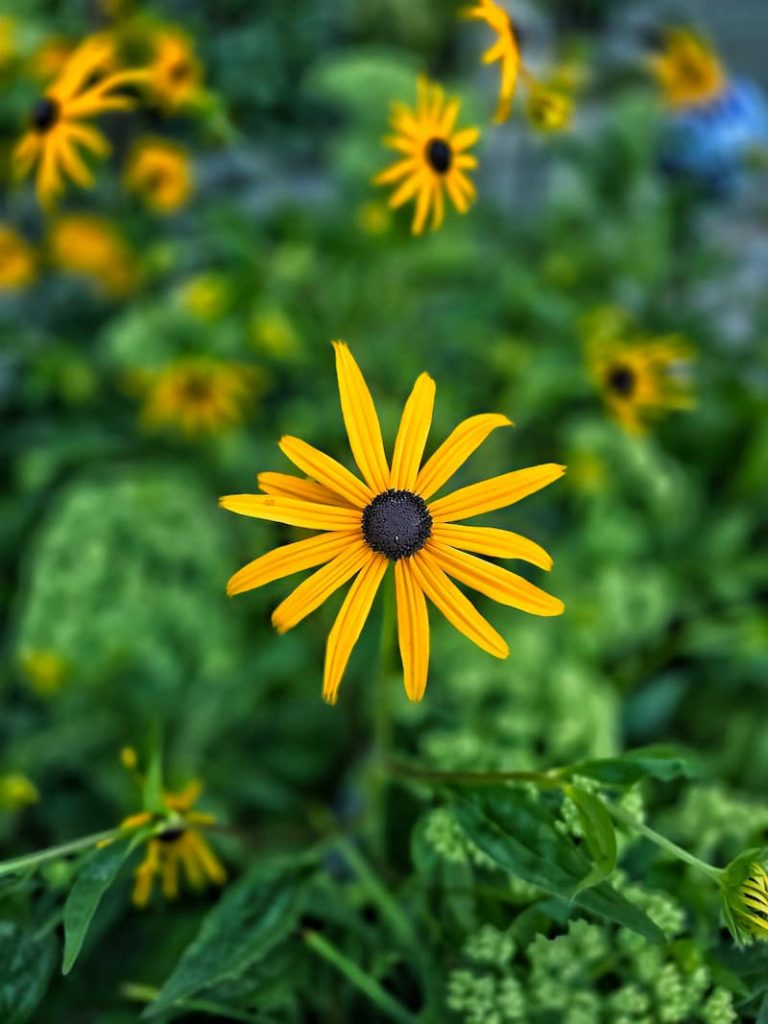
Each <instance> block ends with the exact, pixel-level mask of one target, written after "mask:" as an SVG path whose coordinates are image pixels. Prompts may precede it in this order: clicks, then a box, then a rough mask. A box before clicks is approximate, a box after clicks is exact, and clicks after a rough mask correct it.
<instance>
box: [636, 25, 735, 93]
mask: <svg viewBox="0 0 768 1024" xmlns="http://www.w3.org/2000/svg"><path fill="white" fill-rule="evenodd" d="M649 64H650V68H651V71H652V72H653V74H654V75H655V77H656V81H657V82H658V84H659V86H660V87H661V90H662V93H663V95H664V99H665V101H666V103H667V104H668V105H669V106H670V107H672V108H673V109H682V108H685V107H692V106H697V105H699V104H706V103H709V102H711V101H712V100H714V99H716V98H717V97H718V96H719V95H720V94H721V93H722V92H723V90H724V89H725V87H726V85H727V82H728V80H727V76H726V73H725V70H724V68H723V65H722V64H721V63H720V60H719V58H718V56H717V54H716V53H715V52H714V50H713V49H712V48H711V47H710V46H709V45H708V44H707V43H706V42H705V41H704V40H703V39H701V38H700V37H699V36H697V35H696V33H695V32H691V31H690V29H686V28H671V29H668V31H667V32H666V33H665V36H664V47H663V50H662V52H661V53H659V54H656V55H655V56H653V57H651V58H650V61H649Z"/></svg>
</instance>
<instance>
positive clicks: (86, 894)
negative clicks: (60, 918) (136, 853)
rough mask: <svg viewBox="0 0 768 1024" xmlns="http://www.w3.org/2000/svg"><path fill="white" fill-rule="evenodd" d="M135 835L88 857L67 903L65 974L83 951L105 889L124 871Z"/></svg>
mask: <svg viewBox="0 0 768 1024" xmlns="http://www.w3.org/2000/svg"><path fill="white" fill-rule="evenodd" d="M132 839H133V837H131V838H126V839H118V840H116V841H115V842H113V843H110V844H109V846H104V847H102V848H101V849H100V850H95V851H94V852H93V853H92V854H91V856H90V857H89V858H88V859H87V860H86V861H85V863H84V864H83V866H82V868H81V869H80V872H79V873H78V876H77V878H76V879H75V882H74V885H73V886H72V888H71V889H70V890H69V895H68V896H67V902H66V903H65V904H64V960H63V963H62V965H61V971H62V974H69V972H70V971H71V970H72V967H73V966H74V963H75V961H76V960H77V958H78V956H79V955H80V950H81V949H82V947H83V942H84V941H85V936H86V934H87V932H88V928H89V927H90V924H91V921H92V920H93V915H94V914H95V913H96V910H97V909H98V906H99V903H100V902H101V899H102V897H103V895H104V893H105V892H106V891H107V889H109V887H110V886H111V885H112V883H113V882H114V881H115V879H116V878H117V876H118V874H119V873H120V868H121V867H122V866H123V864H124V863H125V859H126V857H127V856H128V854H129V853H130V852H131V850H132V849H133V845H134V844H133V842H132Z"/></svg>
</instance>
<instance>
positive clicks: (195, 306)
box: [178, 273, 230, 320]
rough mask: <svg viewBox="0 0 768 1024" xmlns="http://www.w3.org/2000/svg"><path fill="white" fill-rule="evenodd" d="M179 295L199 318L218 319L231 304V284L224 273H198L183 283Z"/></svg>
mask: <svg viewBox="0 0 768 1024" xmlns="http://www.w3.org/2000/svg"><path fill="white" fill-rule="evenodd" d="M178 297H179V301H180V302H181V305H182V306H183V307H184V309H186V310H187V312H188V313H191V314H192V316H194V317H197V319H198V320H216V319H218V318H219V317H220V316H221V315H222V313H224V312H225V311H226V309H227V306H228V305H229V299H230V292H229V284H228V283H227V279H226V277H224V275H223V274H216V273H209V274H196V275H195V277H192V278H190V279H189V280H188V281H185V282H184V284H182V285H181V287H180V288H179V291H178Z"/></svg>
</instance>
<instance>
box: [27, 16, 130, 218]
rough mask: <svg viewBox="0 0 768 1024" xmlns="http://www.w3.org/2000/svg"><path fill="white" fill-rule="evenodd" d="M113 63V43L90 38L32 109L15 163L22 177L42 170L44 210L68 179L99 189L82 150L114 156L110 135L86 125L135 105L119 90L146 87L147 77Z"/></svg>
mask: <svg viewBox="0 0 768 1024" xmlns="http://www.w3.org/2000/svg"><path fill="white" fill-rule="evenodd" d="M113 59H114V47H113V44H112V42H111V41H110V40H109V39H108V38H106V37H104V36H93V37H92V38H90V39H86V41H85V42H84V43H83V44H82V45H81V46H79V47H78V48H77V50H75V52H74V53H73V54H72V56H71V57H70V58H69V60H68V61H67V62H66V64H65V65H64V67H63V69H62V71H61V73H60V74H59V76H58V77H57V79H56V81H55V82H54V83H53V85H51V86H49V88H48V89H47V90H46V91H45V93H44V95H43V96H42V97H41V98H40V99H39V100H38V101H37V103H36V104H35V106H34V107H33V109H32V112H31V114H30V124H29V129H28V131H27V132H26V133H25V134H24V135H23V136H22V138H21V139H20V140H19V142H18V144H17V145H16V148H15V149H14V151H13V157H12V160H13V168H14V172H15V174H16V175H17V176H18V177H19V178H23V177H26V175H27V174H29V173H30V172H31V171H32V169H33V168H34V167H37V177H36V188H37V196H38V199H39V201H40V204H41V205H42V206H44V207H48V206H50V205H51V204H52V203H53V201H54V200H55V199H56V198H57V196H58V195H59V194H60V193H61V191H62V190H63V188H64V185H65V182H66V180H67V179H70V180H72V181H74V182H75V183H76V184H77V185H80V186H81V187H82V188H90V187H91V186H92V185H93V174H92V173H91V170H90V169H89V167H88V166H87V164H86V163H85V161H84V160H83V157H82V154H81V150H84V151H86V152H87V153H90V154H92V155H95V156H98V157H105V156H106V155H107V154H108V153H109V149H110V147H109V143H108V142H107V140H106V138H105V137H104V135H102V133H101V132H99V131H97V130H96V129H95V128H93V127H91V126H90V125H87V124H85V123H84V122H85V121H86V120H87V119H88V118H91V117H95V116H97V115H98V114H103V113H106V112H107V111H112V110H129V109H131V107H133V106H134V105H135V101H134V99H133V98H132V97H130V96H126V95H119V94H118V93H117V92H116V90H119V89H122V88H123V87H125V86H127V85H135V84H136V83H137V82H140V81H141V80H142V79H143V77H144V73H143V72H141V71H109V70H108V69H109V68H110V66H111V65H112V61H113Z"/></svg>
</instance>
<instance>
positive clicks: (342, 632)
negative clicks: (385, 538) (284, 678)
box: [323, 550, 389, 704]
mask: <svg viewBox="0 0 768 1024" xmlns="http://www.w3.org/2000/svg"><path fill="white" fill-rule="evenodd" d="M388 564H389V562H388V560H387V559H386V558H385V557H384V556H383V555H378V554H376V553H375V552H373V551H370V550H369V558H368V561H367V563H366V564H365V565H364V566H363V568H362V569H361V571H360V574H359V575H358V577H357V579H356V580H355V581H354V583H353V584H352V586H351V587H350V588H349V592H348V594H347V596H346V597H345V598H344V603H343V604H342V606H341V608H340V609H339V614H338V616H337V617H336V621H335V622H334V624H333V627H332V629H331V632H330V633H329V634H328V643H327V644H326V648H325V671H324V673H323V699H324V700H326V701H328V703H329V704H335V703H336V697H337V695H338V692H339V684H340V683H341V678H342V676H343V675H344V670H345V669H346V667H347V662H348V661H349V657H350V655H351V654H352V649H353V648H354V646H355V644H356V643H357V641H358V639H359V637H360V633H361V632H362V630H363V626H364V625H365V622H366V619H367V618H368V615H369V613H370V611H371V605H372V604H373V599H374V598H375V597H376V591H377V590H378V589H379V585H380V583H381V581H382V579H383V578H384V573H385V572H386V571H387V565H388Z"/></svg>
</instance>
